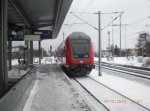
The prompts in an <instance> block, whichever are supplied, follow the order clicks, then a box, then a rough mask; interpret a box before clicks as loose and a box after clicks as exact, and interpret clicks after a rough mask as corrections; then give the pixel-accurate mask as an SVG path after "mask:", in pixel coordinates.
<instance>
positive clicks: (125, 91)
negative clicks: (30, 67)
mask: <svg viewBox="0 0 150 111" xmlns="http://www.w3.org/2000/svg"><path fill="white" fill-rule="evenodd" d="M146 59H147V58H141V57H139V58H137V57H134V58H129V59H127V58H126V57H115V58H114V61H112V60H111V61H108V60H107V59H106V58H102V61H104V62H111V63H113V62H114V63H119V64H127V65H134V66H140V67H142V66H144V65H143V64H144V63H145V60H146ZM97 60H98V59H97V58H95V61H97ZM41 63H42V64H54V63H55V60H54V57H44V58H43V59H42V60H41ZM13 64H15V60H14V63H13ZM34 64H38V58H34ZM89 76H90V77H92V78H93V79H96V80H97V81H99V82H101V83H102V84H105V85H106V86H108V87H110V88H111V89H114V90H116V91H117V92H119V93H121V94H122V95H125V96H127V97H128V98H130V99H132V100H133V101H135V102H138V103H139V104H141V105H143V106H145V107H147V108H149V109H150V93H149V92H150V87H149V86H147V85H144V84H140V83H138V82H135V81H131V80H128V79H124V78H121V77H116V76H113V75H109V74H106V73H104V72H102V76H98V71H97V70H95V69H93V70H92V72H91V73H90V75H89ZM110 100H112V98H110ZM109 104H110V103H109ZM113 104H114V103H113ZM130 104H133V103H130Z"/></svg>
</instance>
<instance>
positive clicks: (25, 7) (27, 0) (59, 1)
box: [8, 0, 72, 39]
mask: <svg viewBox="0 0 150 111" xmlns="http://www.w3.org/2000/svg"><path fill="white" fill-rule="evenodd" d="M71 3H72V0H8V24H9V25H15V26H26V27H29V28H32V29H35V30H37V29H38V28H41V27H47V26H49V27H50V30H51V31H52V37H51V38H52V39H54V38H56V37H57V35H58V33H59V31H60V28H61V26H62V23H63V21H64V19H65V17H66V14H67V12H68V10H69V8H70V6H71Z"/></svg>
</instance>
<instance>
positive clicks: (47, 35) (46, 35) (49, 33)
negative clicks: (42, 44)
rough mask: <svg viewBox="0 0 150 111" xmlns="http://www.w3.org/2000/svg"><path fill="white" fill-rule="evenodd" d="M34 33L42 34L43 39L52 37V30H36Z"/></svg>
mask: <svg viewBox="0 0 150 111" xmlns="http://www.w3.org/2000/svg"><path fill="white" fill-rule="evenodd" d="M33 34H34V35H40V36H41V40H44V39H51V38H52V31H50V30H36V31H34V33H33Z"/></svg>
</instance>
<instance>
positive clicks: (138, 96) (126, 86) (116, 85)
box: [89, 70, 150, 109]
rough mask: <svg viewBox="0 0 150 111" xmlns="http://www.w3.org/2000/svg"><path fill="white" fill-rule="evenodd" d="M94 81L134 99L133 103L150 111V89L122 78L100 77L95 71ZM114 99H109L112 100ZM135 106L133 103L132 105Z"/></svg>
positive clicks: (92, 74) (92, 75)
mask: <svg viewBox="0 0 150 111" xmlns="http://www.w3.org/2000/svg"><path fill="white" fill-rule="evenodd" d="M89 76H90V77H92V78H93V79H95V80H97V81H99V82H100V83H102V84H104V85H106V86H108V87H109V88H111V89H113V90H115V91H117V92H119V93H120V94H122V95H124V96H126V97H128V98H130V99H132V100H133V101H135V102H137V103H139V104H141V105H143V106H145V107H147V108H148V109H150V87H149V86H146V85H142V84H139V83H137V82H134V81H131V80H127V79H124V78H121V77H116V76H112V75H109V74H106V73H104V72H103V73H102V76H98V71H97V70H93V71H92V72H91V73H90V75H89ZM112 99H113V98H109V100H112ZM131 104H133V103H131Z"/></svg>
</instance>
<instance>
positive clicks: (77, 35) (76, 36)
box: [69, 32, 90, 39]
mask: <svg viewBox="0 0 150 111" xmlns="http://www.w3.org/2000/svg"><path fill="white" fill-rule="evenodd" d="M69 38H70V39H80V38H82V39H90V36H88V35H87V34H85V33H83V32H73V33H71V34H70V35H69Z"/></svg>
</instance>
